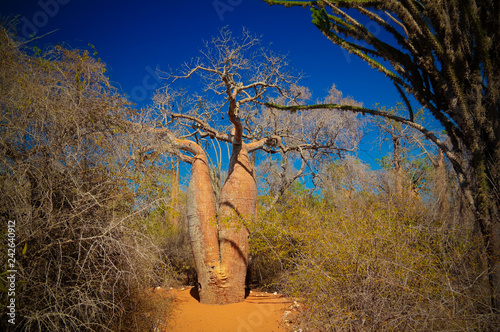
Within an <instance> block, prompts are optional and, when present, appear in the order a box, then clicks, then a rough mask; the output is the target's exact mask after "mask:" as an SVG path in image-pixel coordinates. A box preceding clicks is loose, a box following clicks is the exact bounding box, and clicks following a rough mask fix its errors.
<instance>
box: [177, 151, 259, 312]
mask: <svg viewBox="0 0 500 332" xmlns="http://www.w3.org/2000/svg"><path fill="white" fill-rule="evenodd" d="M215 204H219V215H216V209H215ZM256 204H257V186H256V183H255V178H254V174H253V165H252V162H251V161H250V158H249V156H248V149H247V146H246V144H244V143H240V144H234V145H233V152H232V156H231V160H230V165H229V171H228V178H227V180H226V182H225V184H224V186H223V188H222V192H221V198H220V202H214V195H213V192H212V185H211V182H210V174H209V167H208V164H207V157H206V155H205V153H204V152H203V151H200V152H199V153H197V154H196V156H195V157H194V160H193V163H192V170H191V180H190V183H189V191H188V202H187V216H188V225H189V234H190V236H191V243H192V249H193V254H194V259H195V264H196V270H197V272H198V283H199V294H200V302H201V303H206V304H228V303H235V302H241V301H243V300H244V299H245V279H246V272H247V267H248V258H249V254H248V249H249V248H248V235H249V232H248V229H247V227H246V226H245V221H248V220H251V219H252V218H254V216H255V210H256Z"/></svg>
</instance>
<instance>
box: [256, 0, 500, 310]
mask: <svg viewBox="0 0 500 332" xmlns="http://www.w3.org/2000/svg"><path fill="white" fill-rule="evenodd" d="M264 1H265V2H267V3H269V4H271V5H273V4H279V5H284V6H286V7H290V6H302V7H309V8H310V10H311V12H312V23H313V24H314V25H316V27H318V29H319V30H320V31H321V32H322V33H323V35H324V36H325V37H326V38H327V39H328V40H330V41H331V42H332V43H334V44H336V45H339V46H340V47H342V48H343V49H345V50H347V51H348V52H349V53H351V54H355V55H357V56H358V57H360V58H361V59H362V60H363V61H365V62H367V63H368V64H369V65H370V66H372V67H373V68H375V69H377V70H378V71H380V72H381V73H383V74H384V75H385V76H386V77H388V78H389V79H390V80H391V81H392V82H393V84H394V86H395V87H396V88H397V90H398V91H399V93H400V95H401V97H402V100H403V101H404V102H405V104H406V106H407V108H408V116H407V117H402V116H394V115H393V114H390V113H386V112H381V111H379V110H374V109H366V108H359V107H357V108H353V107H342V106H341V105H335V106H334V105H323V106H319V105H308V106H307V107H305V108H315V109H318V108H321V107H324V108H332V107H335V108H337V109H343V110H346V111H353V112H363V113H366V114H371V115H375V116H383V117H386V118H390V119H392V120H395V121H398V122H400V123H404V124H407V125H408V126H411V127H413V128H415V129H416V130H419V131H420V132H421V133H422V134H423V135H424V136H425V137H426V138H427V139H429V140H430V141H432V142H433V143H435V144H436V145H437V146H438V147H439V149H440V150H441V151H442V153H443V154H444V156H445V157H446V158H447V159H448V160H449V161H450V163H451V164H452V166H453V170H454V171H455V174H456V178H457V180H458V182H459V184H460V187H461V189H462V192H463V194H464V197H465V199H466V201H467V202H468V204H469V206H470V208H471V211H473V212H474V214H475V225H476V228H477V229H479V231H480V232H481V235H482V237H483V239H484V245H485V249H486V252H487V255H486V256H487V270H488V278H489V284H490V289H491V307H492V308H494V309H495V312H496V313H498V312H499V309H500V213H499V211H500V193H499V188H500V171H499V170H500V143H499V142H500V114H499V111H500V98H499V96H500V79H499V75H500V74H499V73H500V33H499V31H500V15H499V12H500V3H499V2H498V1H492V0H471V1H429V0H424V1H402V0H386V1H366V0H347V1H333V0H320V1H287V0H285V1H282V0H264ZM354 12H357V13H358V14H360V16H359V17H362V18H361V19H356V18H355V17H354V16H353V13H354ZM363 22H366V23H363ZM368 24H370V25H372V27H373V26H377V27H378V28H380V29H379V31H381V32H383V33H377V34H375V33H372V32H371V31H370V29H369V28H368V27H369V26H368ZM372 31H373V30H372ZM380 59H382V60H385V63H384V62H381V61H379V60H380ZM325 65H328V64H325ZM409 96H412V97H414V98H415V99H416V100H417V101H418V102H419V103H420V104H421V105H422V106H423V107H424V108H425V109H427V110H428V111H429V113H430V115H431V116H432V117H434V118H435V119H436V120H437V121H439V123H440V124H441V126H442V127H443V128H444V129H445V131H446V136H447V140H449V142H450V143H449V144H446V143H445V141H444V140H440V139H439V137H438V136H437V135H435V134H434V133H433V132H432V131H431V130H429V129H428V128H426V127H425V126H423V125H422V124H421V123H419V122H418V121H416V120H415V118H414V115H413V111H412V105H411V103H410V99H409V98H408V97H409ZM276 106H278V105H276ZM281 106H283V105H281ZM280 108H281V109H284V108H287V109H291V110H297V107H295V106H294V107H291V108H290V107H286V106H285V107H280Z"/></svg>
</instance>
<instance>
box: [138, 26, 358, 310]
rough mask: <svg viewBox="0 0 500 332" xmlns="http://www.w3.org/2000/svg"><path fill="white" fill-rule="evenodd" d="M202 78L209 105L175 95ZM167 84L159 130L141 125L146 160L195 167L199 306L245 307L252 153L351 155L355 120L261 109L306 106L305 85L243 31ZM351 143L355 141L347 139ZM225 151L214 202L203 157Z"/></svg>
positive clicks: (217, 43) (190, 213) (155, 117)
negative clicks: (218, 148) (219, 148)
mask: <svg viewBox="0 0 500 332" xmlns="http://www.w3.org/2000/svg"><path fill="white" fill-rule="evenodd" d="M196 75H199V78H200V81H199V82H200V87H201V89H202V90H203V95H201V94H199V93H198V94H194V95H192V96H191V95H188V94H187V93H185V91H183V90H182V89H181V88H180V87H179V88H176V89H174V88H173V84H174V83H176V82H178V81H179V80H181V79H188V78H192V77H194V76H196ZM166 78H167V79H168V82H169V85H168V86H166V87H165V88H162V89H160V90H159V91H158V93H157V94H156V95H155V97H154V101H155V104H154V109H152V110H151V112H150V113H148V114H146V115H145V120H147V119H149V120H151V121H152V122H155V127H153V126H152V125H146V126H144V125H142V124H137V125H136V128H138V129H139V133H142V134H141V135H146V136H148V135H149V137H150V139H151V140H150V143H149V145H148V146H146V147H145V148H144V149H143V151H142V153H143V154H150V153H152V151H160V152H161V151H166V152H170V153H173V154H175V155H176V156H177V157H178V158H179V159H180V160H183V161H186V162H189V163H191V165H192V167H191V179H190V182H189V188H188V193H187V217H188V227H189V232H190V236H191V242H192V249H193V254H194V260H195V264H196V269H197V274H198V282H199V293H200V301H201V302H202V303H208V304H229V303H235V302H241V301H243V300H244V298H245V278H246V273H247V267H248V260H249V245H248V236H249V231H248V229H247V225H248V223H250V222H251V221H252V219H254V218H255V217H256V215H255V214H256V204H257V185H256V182H255V176H254V162H253V160H252V159H251V157H250V153H251V152H253V151H256V150H262V151H265V152H267V153H271V154H272V153H295V154H297V155H299V156H301V157H302V158H304V159H308V158H311V154H310V153H309V152H310V151H323V152H325V153H326V152H329V153H331V152H333V151H340V150H342V149H349V147H350V146H352V143H353V142H354V141H355V139H354V138H355V137H356V136H357V121H356V118H355V117H353V116H348V115H341V114H338V113H333V112H332V113H324V115H319V114H318V113H315V112H312V111H304V112H297V113H296V114H293V115H292V114H288V113H283V112H279V111H275V110H272V109H269V108H266V107H265V106H263V103H264V102H266V101H269V100H275V99H276V98H277V99H276V100H280V102H284V103H287V102H294V103H297V102H299V103H301V102H303V99H304V96H306V95H307V91H306V90H305V89H304V88H300V87H298V86H297V85H296V83H297V81H298V79H299V77H298V76H296V75H294V74H292V72H291V70H290V68H289V67H288V66H287V63H286V59H285V58H284V57H283V56H281V55H278V54H274V53H272V52H270V51H268V50H265V49H263V48H261V47H260V46H259V40H258V39H257V38H255V37H253V36H252V35H251V34H250V33H249V32H248V31H245V30H244V31H243V34H242V36H240V37H234V36H233V35H232V33H231V32H229V31H228V30H227V29H222V30H221V32H220V34H219V35H218V36H217V37H214V38H213V39H212V40H211V42H207V43H206V44H205V47H204V49H203V50H202V51H201V57H199V58H196V59H193V61H192V62H191V63H189V64H185V66H184V67H183V68H182V69H181V72H180V73H167V77H166ZM210 98H211V99H210ZM272 98H275V99H272ZM145 120H141V121H140V122H141V123H144V121H145ZM136 123H138V122H136ZM141 128H144V129H141ZM349 135H350V136H351V138H352V139H346V138H347V136H349ZM219 142H223V143H228V144H230V146H231V147H232V150H231V156H230V160H229V165H228V172H227V179H226V180H225V182H224V184H223V186H222V188H221V189H220V194H218V195H214V188H217V187H218V185H213V181H212V178H211V173H212V174H214V173H213V172H211V170H210V165H209V155H208V153H207V151H208V150H209V148H210V146H211V144H220V143H219ZM216 173H217V172H216ZM219 174H220V172H219ZM216 191H217V189H216ZM217 197H220V198H219V199H218V198H217Z"/></svg>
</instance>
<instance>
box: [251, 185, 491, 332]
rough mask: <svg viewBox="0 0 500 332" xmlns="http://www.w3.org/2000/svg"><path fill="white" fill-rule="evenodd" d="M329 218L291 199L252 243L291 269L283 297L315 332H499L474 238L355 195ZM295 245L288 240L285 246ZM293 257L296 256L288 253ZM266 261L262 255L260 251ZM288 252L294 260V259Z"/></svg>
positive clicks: (420, 211)
mask: <svg viewBox="0 0 500 332" xmlns="http://www.w3.org/2000/svg"><path fill="white" fill-rule="evenodd" d="M345 202H346V204H349V205H350V206H346V207H345V208H344V209H339V208H336V209H333V208H331V207H330V206H329V205H328V204H326V203H325V201H324V200H322V199H320V198H317V199H311V198H307V197H304V196H295V197H289V198H288V199H287V203H286V205H284V204H283V203H282V204H281V206H276V207H275V208H274V209H271V210H268V212H267V213H265V214H261V216H260V224H259V225H258V226H257V232H256V233H254V234H256V235H255V237H258V239H256V242H260V243H261V244H262V243H264V242H265V243H268V244H270V245H271V246H272V249H269V250H273V251H275V252H276V251H277V252H278V253H273V252H269V258H270V259H273V258H272V257H278V256H279V259H280V260H281V261H282V262H283V264H284V265H286V266H287V267H288V268H287V269H286V270H285V272H284V273H282V275H281V279H280V280H279V282H280V283H282V284H281V287H282V290H283V292H285V293H286V294H288V295H289V296H293V297H297V298H299V299H301V301H303V302H304V304H305V305H306V307H307V310H305V311H303V314H302V316H301V317H300V320H299V322H298V323H297V326H298V327H301V328H303V329H305V330H312V331H351V330H353V331H384V330H394V331H449V330H453V331H466V330H467V331H468V330H480V331H486V330H497V329H498V328H500V324H499V322H500V320H499V319H498V318H499V317H498V315H496V316H495V315H494V314H493V313H492V312H493V311H492V309H491V307H490V306H489V291H488V284H487V276H486V272H485V270H486V269H485V265H484V261H482V260H481V257H484V256H482V254H483V252H482V249H481V248H483V247H482V245H481V241H480V239H477V238H476V236H474V234H472V232H470V231H469V230H467V229H466V227H463V228H451V227H445V226H444V224H445V223H444V222H443V221H441V220H433V219H431V218H430V217H429V215H430V214H429V213H427V211H426V208H425V204H424V203H422V202H420V201H417V200H414V201H412V200H411V199H410V198H408V199H407V200H406V201H405V204H404V205H399V204H396V203H395V202H393V201H391V200H390V199H387V197H381V196H377V195H372V194H370V195H364V196H363V195H360V196H358V197H356V198H353V199H351V200H349V201H345ZM291 240H293V241H291ZM292 248H293V250H292ZM261 252H262V250H261ZM292 253H293V254H292Z"/></svg>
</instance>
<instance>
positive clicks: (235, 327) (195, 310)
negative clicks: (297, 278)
mask: <svg viewBox="0 0 500 332" xmlns="http://www.w3.org/2000/svg"><path fill="white" fill-rule="evenodd" d="M155 292H167V293H170V294H171V295H173V296H174V298H175V301H174V304H175V309H174V312H173V318H171V319H170V320H169V321H168V327H167V331H168V332H233V331H234V332H280V331H293V330H292V329H291V328H290V327H289V326H288V321H289V320H292V317H294V316H295V315H296V314H297V309H298V307H299V305H298V304H297V302H294V301H293V300H290V299H287V298H285V297H283V296H282V295H279V294H276V293H274V294H273V293H266V292H257V291H251V292H250V294H249V295H248V297H247V298H246V299H245V301H243V302H240V303H234V304H227V305H207V304H201V303H200V302H199V301H198V299H197V298H198V294H197V290H196V288H190V287H187V288H183V289H171V290H164V289H157V290H156V291H155Z"/></svg>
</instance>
